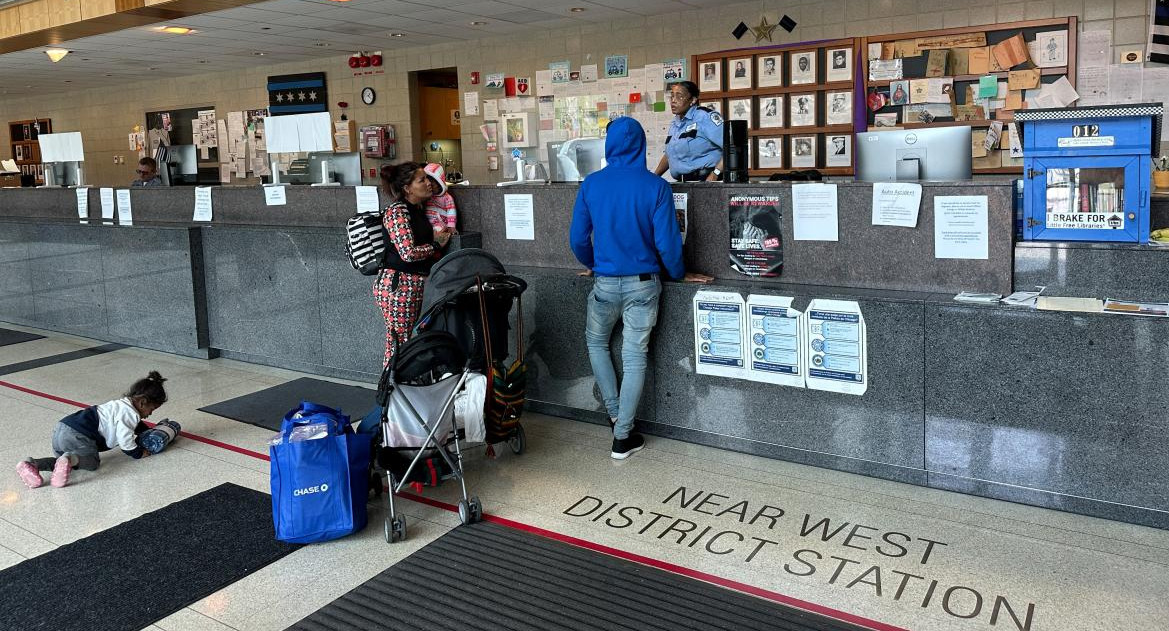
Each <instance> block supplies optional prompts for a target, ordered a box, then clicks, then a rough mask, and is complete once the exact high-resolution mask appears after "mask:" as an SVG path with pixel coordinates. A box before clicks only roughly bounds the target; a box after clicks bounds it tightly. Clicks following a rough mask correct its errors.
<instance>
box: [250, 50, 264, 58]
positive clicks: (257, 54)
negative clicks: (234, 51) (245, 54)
mask: <svg viewBox="0 0 1169 631" xmlns="http://www.w3.org/2000/svg"><path fill="white" fill-rule="evenodd" d="M252 54H253V55H255V56H257V57H263V56H264V55H267V54H268V53H262V52H260V51H256V52H254V53H252Z"/></svg>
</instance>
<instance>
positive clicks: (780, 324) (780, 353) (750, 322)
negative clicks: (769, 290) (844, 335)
mask: <svg viewBox="0 0 1169 631" xmlns="http://www.w3.org/2000/svg"><path fill="white" fill-rule="evenodd" d="M791 304H792V298H791V297H789V296H763V295H757V294H752V295H750V296H747V350H748V357H747V378H748V379H750V380H752V381H762V382H764V383H774V384H778V385H782V386H793V387H796V388H803V387H804V378H805V376H806V374H807V359H806V356H805V354H804V347H805V346H806V344H805V343H804V337H805V335H806V328H805V327H804V323H803V320H802V319H801V317H800V316H801V314H800V312H799V311H798V310H796V309H793V308H792V306H791Z"/></svg>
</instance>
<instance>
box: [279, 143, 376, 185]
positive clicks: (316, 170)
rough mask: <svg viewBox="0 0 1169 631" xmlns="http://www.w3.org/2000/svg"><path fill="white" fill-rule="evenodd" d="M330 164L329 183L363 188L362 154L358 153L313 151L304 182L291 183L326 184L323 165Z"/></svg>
mask: <svg viewBox="0 0 1169 631" xmlns="http://www.w3.org/2000/svg"><path fill="white" fill-rule="evenodd" d="M325 162H327V163H328V165H329V166H328V169H329V182H331V183H336V184H340V185H341V186H361V154H359V153H357V152H356V151H350V152H346V153H333V152H332V151H313V152H312V153H309V154H308V166H307V168H306V169H305V173H304V177H303V181H300V182H298V181H296V180H297V178H295V177H291V176H292V175H293V174H292V173H291V171H290V173H289V175H290V181H292V182H293V183H297V184H306V183H311V184H324V183H325V182H322V181H321V164H322V163H325Z"/></svg>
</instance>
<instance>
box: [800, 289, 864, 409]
mask: <svg viewBox="0 0 1169 631" xmlns="http://www.w3.org/2000/svg"><path fill="white" fill-rule="evenodd" d="M804 324H805V328H806V330H807V333H806V338H805V339H806V342H805V345H804V352H805V354H806V356H807V358H808V376H807V378H806V379H805V383H806V384H807V387H808V388H810V389H813V390H827V391H829V392H840V393H842V394H864V393H865V391H866V390H868V387H869V372H868V334H867V332H866V330H865V319H864V316H862V315H861V309H860V305H859V304H858V303H856V302H854V301H851V300H821V299H817V300H813V301H812V303H811V304H810V305H808V311H807V314H806V315H805V316H804Z"/></svg>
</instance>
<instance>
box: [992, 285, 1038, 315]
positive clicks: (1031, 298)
mask: <svg viewBox="0 0 1169 631" xmlns="http://www.w3.org/2000/svg"><path fill="white" fill-rule="evenodd" d="M1035 289H1036V290H1037V291H1016V292H1015V293H1013V294H1011V295H1009V296H1007V297H1006V298H1003V300H1002V303H1003V304H1004V305H1007V306H1010V307H1030V308H1031V309H1034V308H1035V303H1036V301H1038V299H1039V294H1042V293H1043V290H1044V289H1047V288H1046V287H1044V286H1042V285H1039V286H1037V287H1036V288H1035Z"/></svg>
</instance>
